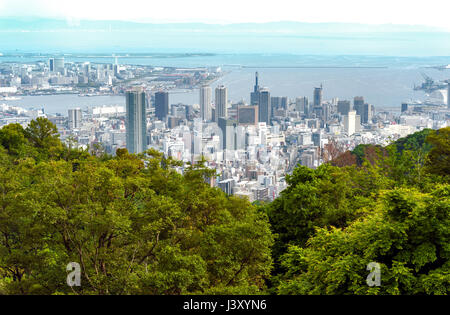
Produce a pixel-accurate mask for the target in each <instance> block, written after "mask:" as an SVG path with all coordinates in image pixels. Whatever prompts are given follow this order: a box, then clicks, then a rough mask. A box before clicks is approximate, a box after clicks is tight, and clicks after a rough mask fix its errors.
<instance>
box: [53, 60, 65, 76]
mask: <svg viewBox="0 0 450 315" xmlns="http://www.w3.org/2000/svg"><path fill="white" fill-rule="evenodd" d="M53 71H56V72H60V73H64V58H55V59H54V69H53Z"/></svg>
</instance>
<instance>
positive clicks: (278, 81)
mask: <svg viewBox="0 0 450 315" xmlns="http://www.w3.org/2000/svg"><path fill="white" fill-rule="evenodd" d="M51 56H52V55H51V54H42V53H40V54H36V53H34V54H23V55H20V54H5V55H3V56H0V63H3V62H12V63H14V62H22V63H26V62H37V61H47V60H48V58H50V57H51ZM64 58H65V61H66V62H86V61H89V62H92V63H112V62H114V57H113V54H110V53H102V54H79V53H73V54H71V53H66V54H64ZM118 62H119V64H133V65H151V66H160V67H191V68H195V67H220V69H221V71H222V72H223V76H222V77H220V78H219V79H218V80H216V81H215V82H214V83H213V84H212V88H215V87H216V86H217V85H225V86H226V87H227V88H228V99H229V100H230V101H231V102H238V101H241V100H243V101H246V102H249V99H250V92H251V91H252V90H253V85H254V84H255V82H254V81H255V72H258V73H259V83H260V86H262V87H267V88H268V89H269V90H270V93H271V96H287V97H289V98H291V99H295V98H296V97H303V96H307V97H308V98H309V99H310V100H311V99H312V95H313V90H314V87H318V86H320V85H322V86H323V97H324V99H325V100H330V99H332V98H339V99H347V100H351V99H353V97H354V96H363V97H364V99H365V101H366V102H368V103H370V104H372V105H374V106H375V108H376V110H377V111H381V110H387V111H392V112H399V111H400V108H401V103H402V102H408V101H415V100H421V101H423V100H425V99H427V97H428V96H427V95H426V94H425V93H424V92H423V91H415V90H414V86H415V85H419V84H421V83H422V82H423V81H424V75H426V76H429V77H431V78H433V79H434V80H448V79H450V70H438V69H436V68H433V67H437V66H442V65H447V64H450V57H446V56H444V57H439V56H438V57H401V56H399V57H397V56H370V55H300V54H257V53H226V54H220V53H204V54H203V53H197V54H183V53H170V54H164V53H158V54H151V53H149V54H145V53H140V54H135V55H133V54H119V57H118ZM0 102H1V103H5V104H10V105H14V106H21V107H24V108H28V109H29V108H43V109H44V110H45V112H46V113H51V114H56V113H61V114H63V115H67V110H68V109H69V108H73V107H81V108H82V109H87V108H89V107H95V106H102V105H124V104H125V98H124V97H123V96H104V95H102V96H91V97H80V96H78V95H72V94H67V95H43V96H23V97H21V99H20V100H10V101H5V100H1V101H0ZM169 102H170V104H178V103H183V104H198V102H199V92H198V90H196V89H192V90H187V91H186V90H173V91H171V92H170V93H169Z"/></svg>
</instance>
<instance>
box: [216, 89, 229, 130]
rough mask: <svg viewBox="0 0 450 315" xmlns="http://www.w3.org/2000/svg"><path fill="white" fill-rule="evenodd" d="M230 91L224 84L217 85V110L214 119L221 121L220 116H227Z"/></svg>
mask: <svg viewBox="0 0 450 315" xmlns="http://www.w3.org/2000/svg"><path fill="white" fill-rule="evenodd" d="M227 103H228V91H227V88H226V87H225V86H223V85H220V86H218V87H216V110H215V117H214V121H215V122H217V123H218V122H219V118H221V117H222V118H227Z"/></svg>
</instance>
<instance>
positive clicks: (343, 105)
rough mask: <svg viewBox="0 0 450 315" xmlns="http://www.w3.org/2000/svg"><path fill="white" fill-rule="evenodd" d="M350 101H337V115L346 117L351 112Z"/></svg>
mask: <svg viewBox="0 0 450 315" xmlns="http://www.w3.org/2000/svg"><path fill="white" fill-rule="evenodd" d="M351 109H352V108H351V105H350V101H344V100H343V101H338V105H337V111H338V113H339V114H341V115H343V116H345V115H348V112H349V111H350V110H351Z"/></svg>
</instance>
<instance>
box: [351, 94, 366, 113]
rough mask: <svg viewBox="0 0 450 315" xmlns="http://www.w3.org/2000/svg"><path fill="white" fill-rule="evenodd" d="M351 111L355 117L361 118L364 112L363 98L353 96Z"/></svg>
mask: <svg viewBox="0 0 450 315" xmlns="http://www.w3.org/2000/svg"><path fill="white" fill-rule="evenodd" d="M353 109H354V110H355V111H356V114H357V115H360V116H362V113H363V112H364V97H362V96H355V97H354V99H353Z"/></svg>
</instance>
